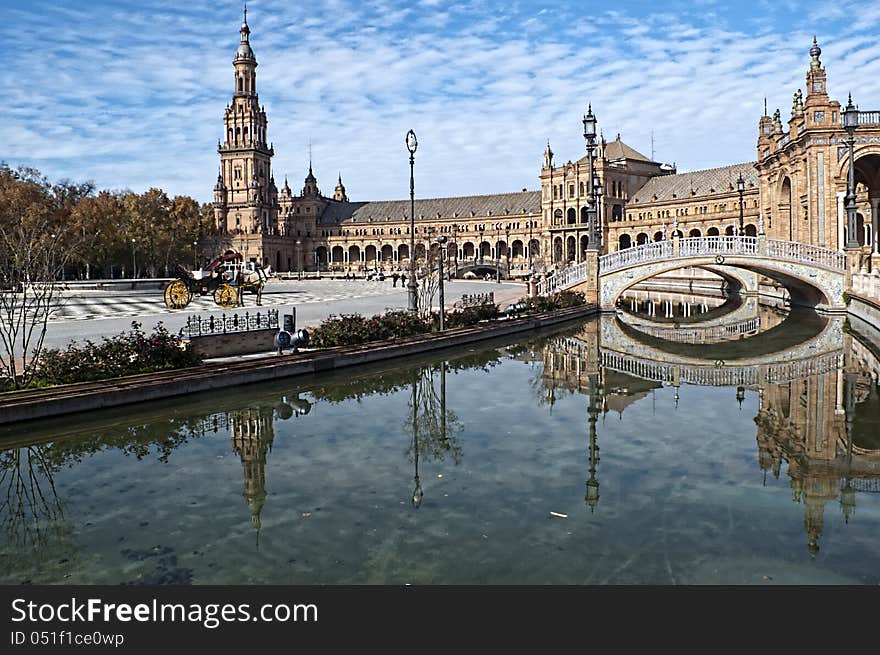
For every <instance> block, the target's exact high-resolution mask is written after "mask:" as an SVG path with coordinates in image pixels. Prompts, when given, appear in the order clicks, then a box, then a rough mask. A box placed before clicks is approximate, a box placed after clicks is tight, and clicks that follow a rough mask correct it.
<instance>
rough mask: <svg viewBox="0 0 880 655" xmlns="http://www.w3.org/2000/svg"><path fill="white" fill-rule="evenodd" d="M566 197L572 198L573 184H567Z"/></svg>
mask: <svg viewBox="0 0 880 655" xmlns="http://www.w3.org/2000/svg"><path fill="white" fill-rule="evenodd" d="M568 197H569V198H574V184H569V185H568Z"/></svg>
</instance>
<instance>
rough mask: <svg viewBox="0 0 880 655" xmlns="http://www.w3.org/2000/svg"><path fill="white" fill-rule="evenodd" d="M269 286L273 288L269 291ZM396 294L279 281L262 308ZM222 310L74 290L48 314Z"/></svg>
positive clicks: (354, 284) (388, 287)
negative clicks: (170, 306)
mask: <svg viewBox="0 0 880 655" xmlns="http://www.w3.org/2000/svg"><path fill="white" fill-rule="evenodd" d="M273 286H274V287H275V288H274V289H273ZM395 293H399V294H400V295H401V297H404V296H405V289H403V288H401V287H400V285H398V286H397V287H396V288H392V284H391V282H366V281H363V280H356V281H342V280H326V281H321V282H315V281H312V282H308V281H304V282H297V283H290V282H283V283H277V284H276V285H269V286H267V288H266V290H265V291H264V292H263V304H262V307H261V308H263V309H265V308H268V307H272V306H274V305H286V306H290V305H301V304H305V303H329V302H336V301H340V300H352V299H355V298H369V297H374V296H388V295H393V294H395ZM255 308H256V299H255V297H254V296H253V295H250V294H245V296H244V307H239V308H238V309H240V310H242V311H247V310H249V309H250V310H253V309H255ZM213 311H223V308H222V307H219V306H218V305H216V304H215V303H214V299H213V297H212V296H210V295H207V296H196V297H195V298H193V300H192V302H191V303H190V304H189V305H188V306H187V307H186V309H183V310H173V309H168V308H167V307H165V302H164V301H163V299H162V294H161V293H139V294H133V293H130V294H125V293H124V292H119V291H108V292H102V291H95V290H88V291H75V292H67V293H65V297H64V300H63V302H62V303H61V306H60V307H59V309H58V310H57V311H56V312H55V313H54V314H53V315H52V319H51V321H52V322H64V321H83V320H90V319H102V318H131V317H138V316H159V315H163V314H181V313H186V312H213Z"/></svg>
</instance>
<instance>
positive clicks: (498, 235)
mask: <svg viewBox="0 0 880 655" xmlns="http://www.w3.org/2000/svg"><path fill="white" fill-rule="evenodd" d="M500 246H501V223H496V224H495V281H496V282H497V283H498V284H501V248H500Z"/></svg>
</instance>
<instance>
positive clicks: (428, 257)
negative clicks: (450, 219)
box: [417, 243, 440, 318]
mask: <svg viewBox="0 0 880 655" xmlns="http://www.w3.org/2000/svg"><path fill="white" fill-rule="evenodd" d="M439 257H440V246H438V245H437V244H436V243H435V244H431V247H430V248H426V249H425V262H424V265H423V266H422V267H421V268H420V269H418V270H417V277H418V285H419V315H420V316H422V318H430V317H431V306H432V305H433V303H434V296H436V295H437V290H438V289H439V288H440V268H439V263H440V261H439Z"/></svg>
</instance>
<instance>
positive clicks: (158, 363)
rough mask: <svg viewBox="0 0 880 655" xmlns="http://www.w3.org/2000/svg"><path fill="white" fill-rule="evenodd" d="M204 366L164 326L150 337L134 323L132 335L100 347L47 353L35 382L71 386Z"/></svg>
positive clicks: (105, 341) (90, 345)
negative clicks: (72, 384) (124, 376)
mask: <svg viewBox="0 0 880 655" xmlns="http://www.w3.org/2000/svg"><path fill="white" fill-rule="evenodd" d="M201 363H202V355H200V354H199V353H196V352H193V351H192V350H190V349H184V348H182V347H181V345H180V340H179V339H178V338H177V337H176V336H174V335H173V334H171V333H170V332H168V330H167V329H166V328H165V326H164V325H162V323H161V322H160V323H159V324H158V325H156V327H155V328H153V332H152V334H149V335H147V334H145V333H144V332H143V330H141V324H140V323H138V322H137V321H132V324H131V331H130V332H128V333H125V332H122V333H120V334H118V335H116V336H115V337H112V338H108V337H104V338H103V339H102V340H101V342H100V343H95V342H93V341H91V340H87V341H86V342H85V343H84V344H83V345H82V346H79V345H77V343H76V342H73V343H70V344H69V345H68V346H67V348H65V349H64V350H59V349H49V350H46V351H44V352H43V354H42V356H41V357H40V361H39V365H38V371H37V376H36V380H37V382H38V383H39V384H46V385H52V384H69V383H72V382H87V381H90V380H103V379H106V378H115V377H120V376H123V375H136V374H138V373H150V372H152V371H161V370H166V369H177V368H184V367H187V366H196V365H198V364H201Z"/></svg>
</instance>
